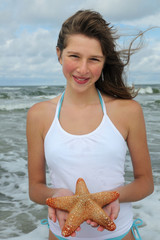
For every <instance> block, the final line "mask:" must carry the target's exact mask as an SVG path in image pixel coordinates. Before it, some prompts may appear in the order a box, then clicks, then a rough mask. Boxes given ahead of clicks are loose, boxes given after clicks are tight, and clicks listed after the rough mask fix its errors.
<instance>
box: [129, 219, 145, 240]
mask: <svg viewBox="0 0 160 240" xmlns="http://www.w3.org/2000/svg"><path fill="white" fill-rule="evenodd" d="M142 224H143V221H142V220H141V219H140V218H137V219H135V220H134V222H133V225H132V228H131V230H132V233H133V236H134V238H135V240H142V238H141V236H140V234H139V231H138V227H139V226H141V225H142ZM137 236H138V237H137Z"/></svg>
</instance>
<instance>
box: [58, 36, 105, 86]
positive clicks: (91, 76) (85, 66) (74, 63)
mask: <svg viewBox="0 0 160 240" xmlns="http://www.w3.org/2000/svg"><path fill="white" fill-rule="evenodd" d="M57 55H58V58H59V61H60V63H61V64H62V68H63V74H64V76H65V77H66V79H67V86H70V87H72V88H74V89H76V90H78V91H83V90H85V89H88V88H89V87H95V82H96V81H97V80H98V79H99V77H100V76H101V72H102V69H103V65H104V62H105V57H104V55H103V53H102V48H101V45H100V42H99V41H98V40H97V39H95V38H89V37H87V36H85V35H82V34H75V35H71V36H69V37H68V40H67V46H66V48H65V49H63V51H62V53H61V51H60V49H59V48H57Z"/></svg>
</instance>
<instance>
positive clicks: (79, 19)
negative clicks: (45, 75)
mask: <svg viewBox="0 0 160 240" xmlns="http://www.w3.org/2000/svg"><path fill="white" fill-rule="evenodd" d="M73 34H83V35H85V36H87V37H90V38H95V39H97V40H98V41H99V42H100V44H101V48H102V52H103V54H104V56H105V63H104V67H103V70H102V73H103V74H102V75H103V77H102V75H101V77H100V78H99V79H98V80H97V82H96V83H95V85H96V87H97V88H98V89H99V90H100V91H102V92H104V93H106V94H108V95H110V96H113V97H116V98H122V99H132V98H134V97H135V96H136V95H137V92H136V91H135V90H134V87H128V86H127V85H125V74H124V67H125V66H126V65H128V63H129V60H130V56H131V54H132V53H133V52H134V51H135V50H137V49H134V50H132V44H133V42H134V40H133V41H132V42H131V43H130V46H129V48H128V49H127V50H125V49H124V50H121V51H118V50H116V47H117V45H116V40H117V39H118V38H119V36H117V35H116V31H115V30H114V29H113V27H112V26H110V23H107V22H106V21H105V20H104V19H103V18H102V16H101V15H100V14H99V13H98V12H95V11H91V10H80V11H78V12H76V13H75V14H74V15H73V16H71V17H70V18H68V19H67V20H66V21H65V22H64V23H63V25H62V28H61V31H60V33H59V37H58V41H57V47H58V48H59V49H60V50H61V53H62V51H63V49H64V48H66V46H67V40H68V37H69V36H70V35H73ZM140 35H142V34H140ZM135 39H137V37H136V38H135Z"/></svg>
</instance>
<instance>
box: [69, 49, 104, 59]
mask: <svg viewBox="0 0 160 240" xmlns="http://www.w3.org/2000/svg"><path fill="white" fill-rule="evenodd" d="M67 53H69V54H77V55H80V53H78V52H74V51H68V52H67ZM90 57H91V58H104V56H102V55H93V56H90Z"/></svg>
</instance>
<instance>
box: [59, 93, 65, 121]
mask: <svg viewBox="0 0 160 240" xmlns="http://www.w3.org/2000/svg"><path fill="white" fill-rule="evenodd" d="M64 93H65V92H63V93H62V96H61V99H60V104H59V109H58V119H59V115H60V111H61V107H62V102H63V98H64Z"/></svg>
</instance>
